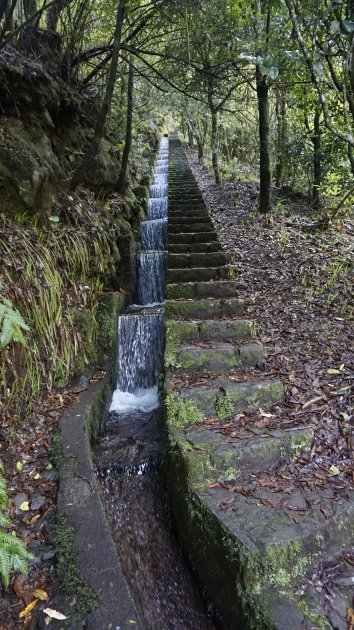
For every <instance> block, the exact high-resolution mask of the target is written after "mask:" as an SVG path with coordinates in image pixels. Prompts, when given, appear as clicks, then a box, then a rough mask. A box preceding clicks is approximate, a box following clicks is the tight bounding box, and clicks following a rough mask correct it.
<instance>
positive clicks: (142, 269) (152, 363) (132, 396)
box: [110, 138, 168, 414]
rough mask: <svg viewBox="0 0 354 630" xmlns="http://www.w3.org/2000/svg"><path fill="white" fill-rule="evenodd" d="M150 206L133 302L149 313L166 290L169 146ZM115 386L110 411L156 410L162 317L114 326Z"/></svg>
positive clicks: (126, 318) (130, 318) (132, 318)
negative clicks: (116, 363) (147, 309)
mask: <svg viewBox="0 0 354 630" xmlns="http://www.w3.org/2000/svg"><path fill="white" fill-rule="evenodd" d="M150 194H151V198H150V199H149V201H148V219H149V220H147V221H143V222H142V224H141V241H142V247H143V251H141V252H140V253H139V254H138V255H137V258H136V265H137V287H136V297H137V302H138V304H139V305H141V306H145V307H147V308H149V307H153V306H156V305H157V304H159V305H161V304H162V303H163V302H164V300H165V297H166V284H167V252H166V249H167V212H168V199H167V194H168V140H167V138H164V139H163V140H162V143H161V148H160V152H159V155H158V158H157V163H156V169H155V173H154V180H153V184H152V186H151V188H150ZM118 335H119V348H118V373H119V378H118V384H117V389H116V391H115V392H114V394H113V399H112V402H111V406H110V411H112V412H117V413H120V414H121V413H125V414H126V413H128V412H129V413H130V412H138V411H140V412H145V413H148V412H151V411H152V410H153V409H155V408H156V407H158V404H159V403H158V389H157V378H158V374H159V371H160V369H161V365H162V354H163V345H164V315H162V314H161V313H152V312H149V311H147V312H146V310H145V309H144V313H141V314H139V315H137V314H131V315H128V314H127V315H122V316H121V317H119V321H118Z"/></svg>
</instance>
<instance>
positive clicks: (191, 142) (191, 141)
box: [187, 122, 194, 149]
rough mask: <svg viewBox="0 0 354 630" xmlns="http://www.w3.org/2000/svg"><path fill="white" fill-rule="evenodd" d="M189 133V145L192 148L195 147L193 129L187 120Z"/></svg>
mask: <svg viewBox="0 0 354 630" xmlns="http://www.w3.org/2000/svg"><path fill="white" fill-rule="evenodd" d="M187 133H188V146H189V148H190V149H194V139H193V131H192V129H191V127H190V124H189V123H188V122H187Z"/></svg>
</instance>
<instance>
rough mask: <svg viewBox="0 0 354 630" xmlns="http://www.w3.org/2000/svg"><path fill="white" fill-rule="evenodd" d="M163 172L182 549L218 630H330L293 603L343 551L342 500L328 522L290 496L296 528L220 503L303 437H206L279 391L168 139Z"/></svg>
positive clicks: (170, 390) (303, 442)
mask: <svg viewBox="0 0 354 630" xmlns="http://www.w3.org/2000/svg"><path fill="white" fill-rule="evenodd" d="M169 173H170V174H169V227H168V242H169V245H168V291H167V301H166V327H167V334H166V351H165V375H166V378H165V389H166V435H167V442H168V443H167V465H166V474H167V481H168V488H169V495H170V503H171V508H172V511H173V513H174V518H175V521H176V525H177V529H178V532H179V536H180V539H181V543H182V546H183V547H184V550H185V553H186V554H187V556H189V559H190V562H191V565H192V566H193V568H194V572H195V574H196V577H197V579H198V580H199V581H200V583H201V585H202V587H203V589H204V592H205V594H206V596H207V598H208V599H209V600H211V601H212V602H213V606H214V611H215V613H216V616H217V617H218V619H219V622H220V626H221V627H222V628H225V629H227V630H228V629H229V630H235V629H237V628H240V629H245V628H250V629H252V630H255V629H257V628H259V629H261V630H264V629H266V628H277V629H279V630H287V629H288V628H291V629H292V630H300V629H303V628H310V627H313V628H321V630H322V628H330V627H331V626H330V625H329V624H328V620H327V618H326V617H325V616H324V614H323V606H322V604H321V601H320V597H319V595H318V593H317V592H316V591H315V589H312V591H311V590H310V591H308V590H307V591H306V593H305V594H301V593H302V592H301V580H303V579H304V572H305V570H306V567H308V566H309V565H311V566H312V565H316V564H317V565H319V563H320V562H321V561H322V555H323V554H324V553H327V551H328V550H329V549H331V552H332V553H333V554H334V553H335V550H336V549H337V548H338V547H339V548H341V546H343V545H344V544H346V543H348V544H349V543H350V542H353V540H352V539H354V528H350V523H351V522H353V516H354V510H353V504H354V502H353V501H352V499H353V497H351V499H350V501H347V502H343V503H341V504H338V505H337V504H335V502H332V503H331V505H330V509H331V510H332V511H333V513H334V514H335V517H336V518H335V520H334V521H333V520H331V521H329V520H328V519H327V517H326V516H325V515H324V512H323V510H322V512H321V511H320V507H319V503H320V502H321V501H322V500H323V501H325V500H327V499H326V494H325V490H324V491H322V490H321V489H318V491H317V492H316V493H315V494H314V495H313V496H312V495H311V493H310V494H305V493H304V492H302V491H297V492H296V493H295V494H293V495H292V501H293V504H294V505H293V506H292V508H289V511H288V514H290V515H291V512H290V510H291V509H295V510H297V509H298V510H299V512H301V513H302V514H303V515H304V517H303V518H302V520H298V519H297V518H289V517H288V516H286V515H284V510H283V509H282V506H284V505H285V506H286V505H288V503H289V497H288V496H287V495H286V494H284V495H282V496H280V497H279V498H280V501H279V505H280V507H279V508H278V506H277V505H275V503H274V494H272V492H271V490H268V489H267V487H266V486H265V487H264V488H261V493H260V495H259V498H258V497H257V498H255V497H252V496H250V495H248V494H247V492H245V493H242V492H235V493H232V492H230V485H231V486H232V483H234V484H235V483H237V480H238V479H239V478H241V477H242V474H245V473H246V474H247V473H248V474H250V475H251V476H252V474H253V475H256V474H258V473H259V472H260V471H266V470H268V469H269V467H270V468H271V467H273V468H274V467H276V466H277V465H278V464H279V463H280V462H281V461H284V460H285V461H288V462H292V461H293V460H295V459H296V457H297V456H298V455H299V453H300V452H301V451H302V450H303V449H306V448H307V449H309V448H310V446H311V443H312V440H313V429H312V428H311V427H306V426H305V427H301V426H300V427H296V428H294V429H290V430H289V429H288V430H286V429H284V430H283V429H281V430H279V429H278V430H266V429H265V430H263V431H259V432H258V433H259V435H258V434H257V432H255V434H254V435H253V436H251V437H249V438H248V439H243V440H242V439H227V438H225V436H224V435H223V434H222V433H221V432H218V431H214V430H213V425H214V424H215V422H219V423H220V421H222V420H223V419H227V418H229V417H231V416H235V415H236V414H241V415H242V413H243V412H247V411H254V410H257V409H260V408H262V409H263V410H266V409H267V408H271V407H272V406H273V405H274V404H275V403H276V402H277V401H279V400H280V399H281V398H282V397H283V394H284V388H283V384H282V383H281V382H279V381H276V380H270V379H269V378H267V377H265V376H264V374H263V372H262V369H263V368H264V351H263V348H262V346H261V344H260V343H259V342H258V341H257V339H256V337H255V326H254V324H253V322H252V321H250V320H249V319H248V318H247V315H246V314H245V304H244V301H243V300H242V298H241V297H240V296H239V295H238V293H237V288H236V287H237V283H236V282H235V281H233V279H232V274H233V270H232V268H230V266H229V265H228V260H227V256H226V255H225V253H224V252H223V251H222V247H221V244H220V243H219V242H218V239H217V234H216V232H215V230H214V228H213V224H212V222H211V219H210V216H209V214H208V210H207V208H206V206H205V203H204V201H203V198H202V195H201V193H200V191H199V188H198V186H197V183H196V181H195V178H194V176H193V174H192V172H191V169H190V167H189V164H188V161H187V158H186V155H185V153H184V150H183V147H182V145H181V143H180V141H179V140H178V138H176V137H172V138H171V139H170V167H169ZM236 438H237V436H236ZM231 482H232V483H231ZM287 502H288V503H287ZM310 503H311V509H309V508H308V506H309V505H310ZM285 512H286V511H285ZM293 513H294V512H292V514H293ZM295 514H297V512H295ZM348 531H349V532H350V535H349V536H348ZM344 532H345V535H344V534H343V533H344ZM299 583H300V586H299ZM299 593H300V595H299ZM342 627H343V628H344V627H345V626H343V625H341V623H340V622H338V628H342Z"/></svg>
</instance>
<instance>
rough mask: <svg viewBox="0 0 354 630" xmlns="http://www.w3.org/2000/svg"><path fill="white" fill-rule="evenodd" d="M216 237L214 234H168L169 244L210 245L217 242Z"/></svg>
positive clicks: (209, 232) (211, 232) (210, 232)
mask: <svg viewBox="0 0 354 630" xmlns="http://www.w3.org/2000/svg"><path fill="white" fill-rule="evenodd" d="M217 240H218V236H217V233H216V232H213V231H208V232H198V233H196V232H181V233H180V234H175V233H173V234H169V235H168V242H169V243H211V242H212V241H217Z"/></svg>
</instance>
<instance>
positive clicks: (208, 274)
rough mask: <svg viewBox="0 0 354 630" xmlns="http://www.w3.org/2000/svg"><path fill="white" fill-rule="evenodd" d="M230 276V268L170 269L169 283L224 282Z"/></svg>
mask: <svg viewBox="0 0 354 630" xmlns="http://www.w3.org/2000/svg"><path fill="white" fill-rule="evenodd" d="M229 275H230V268H229V267H227V266H225V267H193V268H191V269H186V268H184V269H168V271H167V281H168V282H169V283H175V282H203V281H208V280H222V279H224V280H225V279H226V278H227V277H229Z"/></svg>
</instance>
